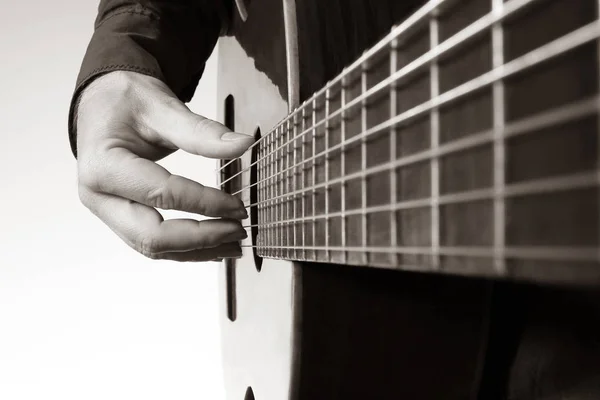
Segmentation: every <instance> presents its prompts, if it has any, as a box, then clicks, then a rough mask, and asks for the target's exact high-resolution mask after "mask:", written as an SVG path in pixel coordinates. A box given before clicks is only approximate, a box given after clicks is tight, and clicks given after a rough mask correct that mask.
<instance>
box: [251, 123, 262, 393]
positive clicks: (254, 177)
mask: <svg viewBox="0 0 600 400" xmlns="http://www.w3.org/2000/svg"><path fill="white" fill-rule="evenodd" d="M260 138H261V133H260V127H259V128H256V131H255V132H254V140H255V141H258V140H260ZM258 147H259V146H254V147H252V155H251V161H250V163H251V164H252V166H251V167H250V183H251V187H250V204H252V206H251V207H250V225H252V228H251V237H252V254H253V255H254V265H255V266H256V270H257V271H258V272H260V270H261V268H262V261H263V260H262V257H261V256H259V255H258V252H257V248H256V246H257V244H258V226H257V225H258V205H257V202H258V185H256V182H257V181H258V165H257V160H258ZM253 398H254V397H253Z"/></svg>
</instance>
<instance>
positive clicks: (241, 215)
mask: <svg viewBox="0 0 600 400" xmlns="http://www.w3.org/2000/svg"><path fill="white" fill-rule="evenodd" d="M233 215H234V218H236V219H246V218H248V212H247V211H246V210H245V209H241V210H235V211H234V212H233Z"/></svg>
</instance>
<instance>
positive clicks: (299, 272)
mask: <svg viewBox="0 0 600 400" xmlns="http://www.w3.org/2000/svg"><path fill="white" fill-rule="evenodd" d="M236 4H237V10H236V12H235V14H234V15H233V16H232V24H231V26H230V29H229V32H228V34H227V35H226V36H224V37H222V38H221V39H220V42H219V44H218V52H219V63H220V66H219V77H218V84H219V89H218V92H219V98H218V101H219V107H220V111H219V112H220V115H222V118H223V122H224V123H225V124H226V125H227V126H229V127H230V128H231V129H234V130H237V131H241V132H254V134H255V136H256V143H255V144H254V145H253V146H252V147H251V149H250V150H249V151H248V152H247V153H246V154H244V155H243V156H242V157H240V158H239V159H236V160H227V161H223V162H222V163H221V165H220V168H219V179H220V184H221V188H222V189H223V190H226V191H227V192H229V193H232V194H234V195H236V196H239V197H240V198H241V199H242V200H243V201H244V203H245V204H246V205H247V207H248V209H249V211H250V216H251V217H250V219H249V220H248V221H246V222H245V223H246V225H247V228H248V231H249V233H250V234H249V238H248V239H247V240H245V241H243V248H244V257H242V258H241V259H239V260H235V261H233V260H228V261H226V262H225V268H224V269H223V273H222V281H221V286H222V289H223V290H222V296H221V297H222V307H223V311H222V332H223V333H222V346H223V360H224V368H225V383H226V388H227V396H228V397H227V398H228V399H229V400H243V399H246V400H249V399H256V400H285V399H294V400H296V399H302V400H304V399H409V400H419V399H427V400H429V399H440V400H458V399H473V400H475V399H477V400H495V399H511V400H521V399H522V400H525V399H528V400H529V399H539V400H555V399H556V400H558V399H569V400H591V399H600V301H599V299H600V296H599V295H598V293H599V292H598V287H600V245H599V243H600V201H599V200H600V198H599V193H600V191H599V188H600V163H599V159H600V158H599V154H600V126H599V120H598V116H599V110H600V108H599V106H600V102H599V100H600V98H599V90H598V89H599V87H600V86H599V85H600V82H599V72H598V71H599V68H598V67H599V62H598V60H599V52H598V39H599V37H600V20H599V5H598V4H599V3H598V0H430V1H415V0H413V1H400V0H375V1H373V0H346V1H342V0H295V1H293V0H252V1H249V0H246V1H243V0H238V1H236Z"/></svg>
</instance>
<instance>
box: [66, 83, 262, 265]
mask: <svg viewBox="0 0 600 400" xmlns="http://www.w3.org/2000/svg"><path fill="white" fill-rule="evenodd" d="M253 141H254V140H253V138H252V137H251V136H249V135H244V134H240V133H234V132H231V131H230V130H229V129H228V128H226V127H225V126H224V125H222V124H220V123H218V122H215V121H212V120H209V119H206V118H204V117H202V116H199V115H196V114H194V113H192V112H191V111H190V110H189V109H188V108H187V107H186V106H185V104H183V103H182V102H181V101H179V99H177V97H176V96H175V94H174V93H173V92H172V91H171V90H170V89H169V88H168V87H167V85H166V84H164V83H163V82H161V81H160V80H159V79H156V78H153V77H150V76H146V75H142V74H138V73H135V72H125V71H117V72H110V73H108V74H106V75H103V76H101V77H99V78H97V79H96V80H94V82H92V83H91V84H90V85H89V86H88V87H87V88H86V89H85V90H84V92H83V94H82V95H81V101H80V104H79V109H78V117H77V150H78V159H77V168H78V176H79V197H80V199H81V202H82V203H83V204H84V205H85V206H86V207H87V208H89V209H90V210H91V211H92V212H93V213H94V214H95V215H96V216H98V217H99V218H100V219H101V220H102V221H103V222H104V223H105V224H106V225H108V226H109V227H110V228H111V229H112V230H113V231H114V232H115V233H116V234H117V235H118V236H119V237H120V238H121V239H122V240H123V241H125V242H126V243H127V244H128V245H129V246H131V247H132V248H133V249H135V250H137V251H138V252H140V253H142V254H143V255H145V256H146V257H149V258H152V259H168V260H175V261H209V260H214V259H220V258H227V257H239V256H240V255H241V248H240V245H239V241H240V240H241V239H243V238H245V237H246V236H247V233H246V231H245V230H244V229H243V228H242V225H241V223H240V220H241V219H245V218H247V213H246V210H245V208H244V205H243V203H242V202H241V201H240V200H239V199H238V198H236V197H233V196H231V195H229V194H227V193H225V192H222V191H220V190H217V189H214V188H210V187H204V186H202V185H201V184H199V183H197V182H194V181H192V180H190V179H187V178H184V177H182V176H177V175H172V174H171V173H169V171H167V170H166V169H165V168H163V167H161V166H160V165H158V164H156V162H155V161H157V160H160V159H161V158H164V157H165V156H167V155H168V154H170V153H172V152H174V151H176V150H177V149H182V150H184V151H186V152H188V153H192V154H197V155H200V156H204V157H211V158H222V159H231V158H235V157H239V156H240V155H241V154H243V153H244V151H246V150H247V148H248V147H249V146H250V145H251V144H252V143H253ZM155 208H161V209H172V210H181V211H186V212H191V213H197V214H202V215H205V216H209V217H219V218H217V219H210V220H205V221H196V220H193V219H172V220H164V219H163V218H162V216H161V214H160V213H159V212H158V211H157V210H156V209H155Z"/></svg>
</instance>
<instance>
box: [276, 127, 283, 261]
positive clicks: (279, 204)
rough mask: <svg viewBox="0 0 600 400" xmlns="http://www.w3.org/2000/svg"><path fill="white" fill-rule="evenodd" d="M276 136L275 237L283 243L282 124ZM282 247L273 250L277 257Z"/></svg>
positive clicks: (280, 255) (279, 255)
mask: <svg viewBox="0 0 600 400" xmlns="http://www.w3.org/2000/svg"><path fill="white" fill-rule="evenodd" d="M275 132H276V135H277V138H276V142H275V143H276V146H277V148H278V149H279V150H277V171H279V172H278V174H277V188H278V192H279V193H278V195H280V197H279V199H278V200H277V222H278V224H277V237H278V238H279V241H280V243H285V234H284V230H283V220H284V205H285V198H286V193H285V189H284V186H285V185H284V178H283V175H284V174H285V172H284V170H285V167H284V151H283V148H282V146H281V142H282V141H283V125H280V126H279V128H278V129H277V130H276V131H275ZM281 253H282V249H277V250H276V251H275V254H276V256H277V257H282V254H281Z"/></svg>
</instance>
